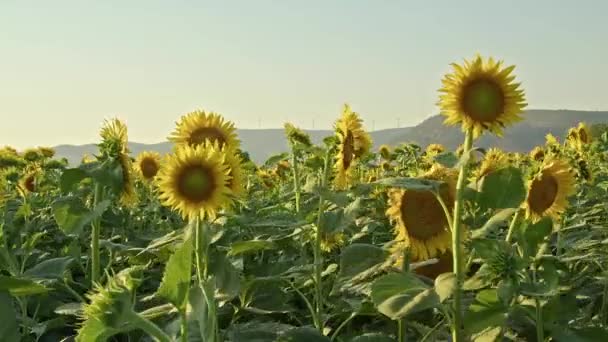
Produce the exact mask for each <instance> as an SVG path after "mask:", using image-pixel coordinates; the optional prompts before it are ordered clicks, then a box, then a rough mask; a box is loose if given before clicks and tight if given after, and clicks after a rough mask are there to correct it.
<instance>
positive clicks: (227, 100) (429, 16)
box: [0, 0, 608, 148]
mask: <svg viewBox="0 0 608 342" xmlns="http://www.w3.org/2000/svg"><path fill="white" fill-rule="evenodd" d="M606 16H608V1H605V0H597V1H576V2H574V1H557V0H554V1H552V0H542V1H541V0H533V1H524V0H520V1H488V0H485V1H466V0H460V1H452V0H445V1H405V0H403V1H397V0H394V1H389V0H367V1H357V0H342V1H337V0H335V1H327V0H314V1H313V0H305V1H295V0H294V1H290V0H280V1H279V0H276V1H270V0H242V1H229V0H226V1H213V2H212V1H169V0H167V1H154V0H147V1H135V0H127V1H125V0H122V1H85V0H72V1H67V0H54V1H36V2H25V1H17V0H3V1H0V118H1V119H2V120H1V122H0V145H3V144H11V145H15V146H17V147H20V148H23V147H26V146H31V145H54V144H60V143H74V144H77V143H86V142H95V141H97V139H98V138H97V132H98V129H99V127H100V125H101V122H102V121H103V119H104V118H109V117H113V116H118V117H120V118H122V119H124V120H125V121H126V122H127V124H128V125H129V131H130V132H129V133H130V138H131V140H133V141H139V142H147V143H151V142H159V141H163V140H165V138H166V136H167V135H168V134H169V132H170V131H171V130H172V129H173V125H174V122H175V120H177V119H178V118H179V116H180V115H182V114H184V113H186V112H188V111H191V110H193V109H196V108H202V109H206V110H213V111H217V112H220V113H222V114H224V115H225V116H226V117H227V118H228V119H230V120H233V121H235V122H236V123H237V126H238V127H241V128H256V127H258V120H261V125H262V127H281V126H282V124H283V122H285V121H287V120H288V121H292V122H294V123H296V124H298V125H300V126H302V127H304V128H311V127H312V121H313V119H314V120H315V126H316V128H330V127H331V124H332V122H333V121H334V120H335V117H336V116H337V115H338V114H339V112H340V109H341V106H342V103H344V102H348V103H350V104H351V106H352V107H353V108H354V109H355V110H356V111H358V112H360V113H361V114H362V116H363V118H364V119H365V120H366V125H367V127H368V128H371V127H372V120H373V121H374V126H375V128H376V129H380V128H388V127H394V126H396V125H397V119H398V118H399V119H400V123H401V126H404V125H413V124H416V123H418V122H420V121H421V120H423V119H424V118H426V117H428V116H429V115H431V114H434V113H436V112H437V108H436V106H435V103H436V101H437V89H438V88H439V87H440V80H441V77H442V75H443V74H444V73H445V72H446V71H449V70H450V67H449V63H451V62H454V61H457V62H459V61H462V59H463V58H465V57H466V58H468V57H471V56H473V55H474V54H475V53H476V52H480V53H481V54H483V55H489V54H491V55H493V56H496V57H498V58H501V59H504V60H505V61H506V62H507V63H508V64H516V65H517V68H516V74H517V76H518V79H519V80H520V81H521V82H522V83H523V87H524V89H525V90H526V93H527V98H528V103H529V104H530V106H529V107H530V108H550V109H551V108H552V109H559V108H569V109H582V110H602V109H608V85H607V84H608V43H607V42H608V40H607V39H608V38H607V37H608V21H607V20H606Z"/></svg>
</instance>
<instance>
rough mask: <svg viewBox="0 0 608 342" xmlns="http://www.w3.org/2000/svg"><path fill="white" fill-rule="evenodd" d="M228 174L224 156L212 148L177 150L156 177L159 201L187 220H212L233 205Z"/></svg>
mask: <svg viewBox="0 0 608 342" xmlns="http://www.w3.org/2000/svg"><path fill="white" fill-rule="evenodd" d="M228 173H229V170H228V166H227V165H226V164H225V162H224V152H222V151H220V150H218V149H217V148H216V147H215V146H213V145H211V144H205V145H198V146H196V147H187V146H183V147H181V148H177V149H176V151H175V153H174V154H172V155H170V156H168V157H167V159H166V160H165V163H164V165H163V166H162V167H161V169H160V172H159V174H158V176H157V182H158V188H159V190H160V195H159V199H160V200H161V202H162V203H163V205H165V206H168V207H171V208H173V209H174V210H177V211H178V212H179V213H180V214H181V215H182V217H183V218H184V219H189V220H191V219H196V218H201V219H204V218H205V217H209V218H211V219H213V218H215V217H216V214H217V212H218V211H219V210H220V209H222V208H223V207H225V206H227V205H229V204H230V197H229V195H230V189H229V188H228V181H229V179H230V176H229V175H228Z"/></svg>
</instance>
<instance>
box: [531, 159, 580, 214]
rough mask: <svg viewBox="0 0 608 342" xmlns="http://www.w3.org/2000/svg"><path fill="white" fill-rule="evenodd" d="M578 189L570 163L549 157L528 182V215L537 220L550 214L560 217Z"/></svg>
mask: <svg viewBox="0 0 608 342" xmlns="http://www.w3.org/2000/svg"><path fill="white" fill-rule="evenodd" d="M575 191H576V180H575V177H574V174H573V173H572V171H571V167H570V165H569V164H568V163H567V162H566V161H564V160H561V159H554V158H549V159H546V160H545V162H544V163H543V166H542V167H541V169H540V171H539V172H538V174H536V175H535V176H534V177H533V178H532V180H530V182H529V184H528V196H527V198H526V202H525V207H526V216H527V217H528V218H530V219H531V220H532V221H534V222H536V221H538V220H540V219H541V218H543V217H545V216H548V217H551V218H552V219H555V220H556V219H559V217H560V215H561V214H562V213H563V212H564V211H565V210H566V208H567V206H568V197H570V196H572V195H573V194H574V193H575Z"/></svg>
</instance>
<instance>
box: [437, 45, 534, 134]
mask: <svg viewBox="0 0 608 342" xmlns="http://www.w3.org/2000/svg"><path fill="white" fill-rule="evenodd" d="M452 66H453V68H454V71H453V72H452V73H450V74H447V75H446V76H445V77H444V78H443V81H442V83H443V87H442V88H441V89H440V90H439V91H440V92H441V93H442V95H441V96H440V100H439V107H440V109H441V112H442V114H443V115H444V116H445V117H446V119H445V123H446V124H448V125H455V124H461V125H462V129H463V131H467V130H469V129H472V130H473V136H474V137H478V136H480V135H481V134H482V133H483V132H484V131H486V130H487V131H490V132H492V133H494V134H496V135H498V136H501V135H502V131H503V128H504V127H505V126H507V125H511V124H513V123H515V122H517V121H520V120H521V119H522V118H521V116H520V114H521V112H522V111H523V109H524V108H525V106H526V103H525V99H524V92H523V91H522V90H521V89H519V84H518V83H514V82H513V80H514V79H515V77H514V76H512V75H511V72H512V71H513V69H514V68H515V66H510V67H503V62H502V61H495V60H494V59H493V58H491V57H490V58H489V59H487V60H484V59H483V58H482V57H481V56H479V55H478V56H476V57H475V58H473V59H472V60H470V61H467V60H465V61H464V65H458V64H452Z"/></svg>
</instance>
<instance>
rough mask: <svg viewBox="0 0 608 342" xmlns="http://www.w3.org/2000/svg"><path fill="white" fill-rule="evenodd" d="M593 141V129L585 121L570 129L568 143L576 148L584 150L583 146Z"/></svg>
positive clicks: (567, 137)
mask: <svg viewBox="0 0 608 342" xmlns="http://www.w3.org/2000/svg"><path fill="white" fill-rule="evenodd" d="M591 141H592V134H591V130H590V129H589V127H588V126H587V124H585V123H584V122H580V123H579V124H578V126H576V127H572V128H570V129H569V130H568V134H567V136H566V144H567V145H568V146H570V147H572V148H574V149H576V150H579V151H582V150H583V148H584V147H585V146H586V145H588V144H590V143H591Z"/></svg>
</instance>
